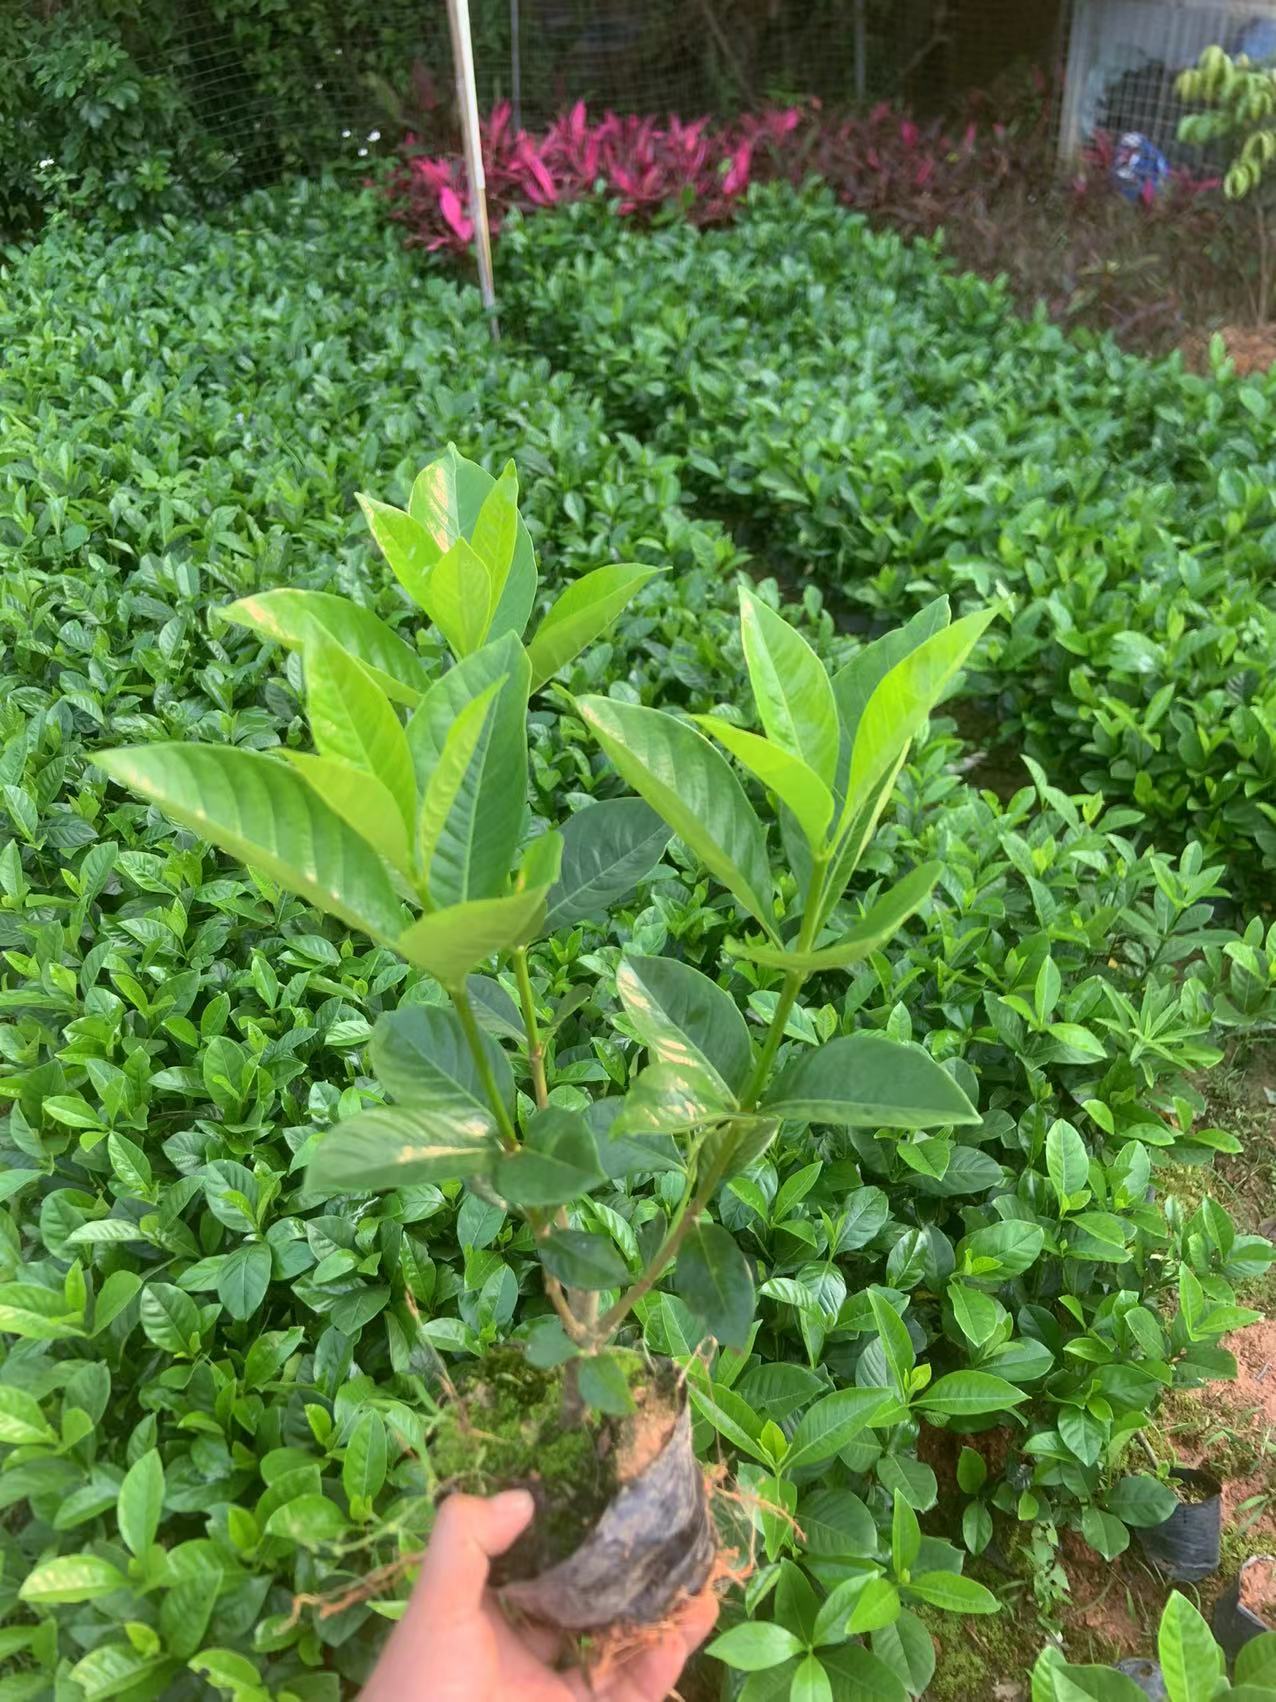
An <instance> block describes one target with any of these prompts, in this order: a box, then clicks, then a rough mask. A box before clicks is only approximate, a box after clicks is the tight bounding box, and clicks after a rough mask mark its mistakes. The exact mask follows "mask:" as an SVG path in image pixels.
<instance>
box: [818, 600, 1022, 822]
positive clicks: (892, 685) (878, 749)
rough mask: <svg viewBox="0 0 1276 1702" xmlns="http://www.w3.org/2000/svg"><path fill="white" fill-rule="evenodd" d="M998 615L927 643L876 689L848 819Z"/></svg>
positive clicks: (858, 740)
mask: <svg viewBox="0 0 1276 1702" xmlns="http://www.w3.org/2000/svg"><path fill="white" fill-rule="evenodd" d="M996 614H997V610H996V608H990V609H981V610H979V611H978V612H977V613H975V614H972V615H966V616H964V617H963V619H961V620H957V621H954V622H953V623H952V625H951V626H948V627H944V628H943V629H942V630H941V631H939V632H936V633H934V634H933V635H932V636H931V637H930V638H927V639H924V640H923V642H922V643H921V644H919V645H918V646H917V648H916V649H915V650H913V651H912V652H911V653H910V654H909V655H907V656H906V657H905V658H904V659H903V660H902V661H901V662H897V663H896V665H895V666H894V667H893V668H892V669H891V670H890V672H889V673H888V674H886V675H885V677H884V678H883V679H882V680H881V681H880V682H879V683H878V685H877V686H876V687H875V688H874V690H873V693H872V695H871V696H870V698H869V699H868V702H867V703H866V704H865V705H864V712H863V714H862V715H861V716H860V720H859V724H858V726H857V728H856V732H855V744H854V747H853V749H852V751H851V766H850V774H849V776H848V779H847V799H848V816H849V813H850V811H851V810H852V809H853V808H854V806H855V804H856V803H857V802H858V803H862V802H863V801H864V799H865V798H866V797H867V796H868V795H869V793H870V792H871V790H872V788H873V787H874V786H875V785H876V784H877V783H878V781H880V780H881V779H883V778H884V777H885V775H886V774H887V773H888V772H889V771H890V769H891V767H892V765H893V763H894V762H895V761H896V760H897V758H898V757H899V755H900V753H901V751H903V750H904V748H905V747H906V746H907V745H908V743H909V741H910V740H911V739H912V737H913V735H914V734H915V733H916V732H917V731H918V730H919V729H920V728H921V726H922V724H923V723H924V722H925V721H926V719H927V718H928V716H929V715H930V713H931V711H932V710H933V709H934V707H935V705H936V704H937V703H938V702H939V699H940V698H941V696H942V695H943V693H944V691H945V690H946V688H947V687H948V686H949V685H950V684H951V682H952V680H953V678H954V676H955V675H956V674H957V672H958V670H959V669H960V668H961V666H962V664H963V663H964V662H965V660H966V658H967V657H968V656H969V655H970V652H971V651H972V650H973V649H974V647H975V644H976V643H977V642H978V640H979V638H980V636H981V634H982V633H983V631H984V628H985V627H986V626H987V625H988V623H989V622H990V621H991V620H992V619H993V617H994V616H995V615H996Z"/></svg>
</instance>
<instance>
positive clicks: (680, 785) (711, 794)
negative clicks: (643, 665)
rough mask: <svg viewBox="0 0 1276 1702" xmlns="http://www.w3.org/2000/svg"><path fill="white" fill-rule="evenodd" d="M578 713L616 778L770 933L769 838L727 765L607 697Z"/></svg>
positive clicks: (686, 730) (661, 722)
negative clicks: (621, 779) (642, 800)
mask: <svg viewBox="0 0 1276 1702" xmlns="http://www.w3.org/2000/svg"><path fill="white" fill-rule="evenodd" d="M577 708H578V709H579V711H580V713H581V715H582V717H583V718H584V720H585V722H586V724H587V725H588V726H589V727H590V728H591V729H592V731H593V733H594V735H595V737H596V738H597V739H598V742H599V743H600V744H601V745H602V747H603V749H604V751H605V752H606V753H607V755H608V756H609V757H610V758H611V760H612V762H613V763H614V764H615V765H616V767H617V769H618V770H619V771H620V773H621V775H622V776H623V777H624V778H625V779H626V780H627V781H628V782H629V784H630V785H631V786H632V787H633V788H634V790H635V791H636V792H637V793H639V794H640V795H641V796H642V797H644V798H645V799H646V800H647V802H648V803H649V804H650V805H651V807H652V808H653V809H654V810H655V811H656V812H657V813H658V814H659V815H661V816H662V817H663V818H664V820H665V821H667V822H668V824H669V826H670V827H671V828H672V829H673V831H674V832H675V833H676V834H677V835H678V837H679V839H681V840H683V841H684V843H685V844H686V845H687V846H688V847H689V848H690V849H691V850H692V851H693V852H695V854H696V856H698V857H699V858H700V860H701V862H703V863H704V865H705V867H706V868H707V869H708V870H709V872H710V873H711V874H713V875H716V877H717V878H718V880H720V881H721V882H722V884H723V886H725V887H726V888H727V890H728V892H731V893H733V894H734V895H735V897H736V898H737V899H738V900H739V902H740V903H741V904H742V905H743V906H744V908H745V909H746V910H747V911H748V912H749V914H750V915H751V916H753V917H754V918H755V920H757V921H759V922H761V923H762V925H763V926H764V927H765V928H767V929H768V930H769V929H770V927H771V871H770V866H769V864H768V862H767V854H766V835H765V833H764V832H763V828H762V823H761V822H760V821H759V820H758V817H757V815H756V814H755V812H754V810H753V807H752V805H751V804H750V803H749V800H748V799H747V798H746V797H745V795H744V792H743V790H742V788H741V786H740V782H739V781H738V780H737V779H736V777H735V775H734V774H733V773H732V772H731V769H730V766H729V765H728V763H727V761H726V759H725V757H722V756H720V755H719V754H718V752H717V751H715V750H714V748H713V746H712V745H711V744H710V743H709V741H708V739H706V738H705V737H704V735H703V734H702V733H698V732H697V731H696V729H695V728H694V727H690V726H688V725H687V723H686V722H685V721H679V720H677V719H676V718H675V717H674V716H672V715H666V714H664V713H663V711H661V710H659V709H644V708H641V707H640V706H638V705H636V704H626V703H620V702H619V701H617V700H616V699H614V698H607V697H583V698H580V699H579V700H578V703H577Z"/></svg>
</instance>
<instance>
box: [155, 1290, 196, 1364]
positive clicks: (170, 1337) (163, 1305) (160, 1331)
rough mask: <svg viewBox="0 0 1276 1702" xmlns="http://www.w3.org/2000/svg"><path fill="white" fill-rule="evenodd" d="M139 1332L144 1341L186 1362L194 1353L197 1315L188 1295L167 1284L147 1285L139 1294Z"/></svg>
mask: <svg viewBox="0 0 1276 1702" xmlns="http://www.w3.org/2000/svg"><path fill="white" fill-rule="evenodd" d="M141 1315H142V1329H143V1330H144V1331H145V1333H146V1337H147V1340H148V1341H152V1342H154V1344H155V1346H156V1347H158V1348H162V1349H163V1350H164V1352H165V1353H173V1354H177V1355H180V1356H181V1357H183V1358H189V1357H190V1356H191V1355H192V1354H194V1353H195V1352H197V1351H198V1342H199V1312H198V1310H197V1309H196V1306H195V1302H194V1301H193V1300H192V1299H191V1297H190V1295H189V1294H183V1292H182V1290H181V1289H180V1288H175V1287H174V1286H173V1284H172V1283H171V1282H152V1283H148V1284H147V1285H146V1287H145V1288H144V1289H143V1290H142V1314H141Z"/></svg>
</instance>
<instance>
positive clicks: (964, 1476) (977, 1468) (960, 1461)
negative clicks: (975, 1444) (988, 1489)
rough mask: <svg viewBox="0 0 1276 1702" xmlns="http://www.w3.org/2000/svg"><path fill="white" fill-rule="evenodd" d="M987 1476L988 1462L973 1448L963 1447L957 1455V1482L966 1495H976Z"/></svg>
mask: <svg viewBox="0 0 1276 1702" xmlns="http://www.w3.org/2000/svg"><path fill="white" fill-rule="evenodd" d="M987 1478H988V1462H987V1461H986V1460H985V1459H984V1457H983V1455H982V1454H981V1453H979V1452H978V1451H977V1450H976V1449H974V1448H963V1449H962V1451H961V1453H960V1454H958V1456H957V1484H958V1487H959V1488H960V1489H963V1490H965V1492H966V1494H967V1495H977V1494H978V1492H979V1491H980V1490H981V1489H982V1488H983V1486H984V1484H985V1482H986V1481H987Z"/></svg>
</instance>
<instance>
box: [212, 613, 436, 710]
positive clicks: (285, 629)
mask: <svg viewBox="0 0 1276 1702" xmlns="http://www.w3.org/2000/svg"><path fill="white" fill-rule="evenodd" d="M221 618H222V619H224V620H228V621H231V622H233V623H234V624H235V625H236V626H246V627H249V628H251V630H252V631H254V632H258V633H260V634H261V636H262V637H263V638H269V639H273V640H274V642H275V643H276V644H282V645H283V646H284V648H285V649H286V650H301V651H304V650H305V649H306V647H307V645H309V644H311V643H313V642H314V641H315V639H316V638H322V637H327V638H329V639H332V640H333V641H334V642H336V643H337V644H339V645H341V647H342V649H343V650H346V651H348V652H349V654H350V655H351V656H353V657H354V658H355V660H356V661H357V662H360V663H361V664H362V665H363V666H364V667H365V668H366V669H367V670H368V672H369V673H370V674H371V675H372V677H373V679H374V680H376V682H377V684H378V685H379V686H380V687H381V689H382V691H383V692H384V693H385V694H386V696H387V697H389V698H392V699H393V700H394V701H395V702H396V703H406V704H409V705H411V704H415V703H417V702H419V701H420V699H421V697H422V695H423V693H424V692H425V690H426V688H427V686H428V685H429V683H430V680H429V675H428V674H427V672H426V667H425V663H424V662H423V661H422V660H421V658H420V657H419V656H418V655H417V653H416V651H415V650H413V649H412V647H411V645H409V644H405V643H404V641H403V640H402V639H401V638H400V637H399V635H398V633H396V632H395V631H394V630H393V628H392V627H389V626H387V625H386V623H385V622H384V621H383V620H382V619H381V618H380V616H378V615H374V614H373V613H372V611H371V609H363V608H360V607H359V605H358V604H357V603H352V602H351V601H350V599H349V598H348V597H338V596H335V595H334V594H333V593H332V592H330V591H293V590H289V589H282V590H278V591H262V592H259V593H257V594H256V595H254V596H252V597H241V598H240V600H239V601H238V602H237V603H231V604H230V606H229V607H228V608H225V609H223V610H222V611H221Z"/></svg>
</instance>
